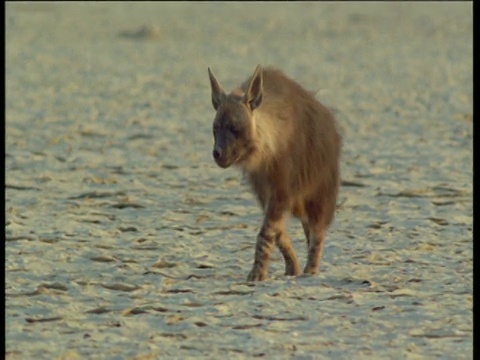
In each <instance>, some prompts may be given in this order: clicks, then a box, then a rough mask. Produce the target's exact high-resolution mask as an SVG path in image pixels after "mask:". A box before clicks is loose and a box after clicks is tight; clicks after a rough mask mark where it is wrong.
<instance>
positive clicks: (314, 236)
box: [302, 222, 326, 274]
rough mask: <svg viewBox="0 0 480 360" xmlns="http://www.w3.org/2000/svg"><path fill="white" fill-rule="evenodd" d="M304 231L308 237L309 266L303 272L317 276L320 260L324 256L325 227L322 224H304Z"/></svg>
mask: <svg viewBox="0 0 480 360" xmlns="http://www.w3.org/2000/svg"><path fill="white" fill-rule="evenodd" d="M302 226H303V231H304V232H305V236H306V237H307V245H308V257H307V264H306V265H305V268H304V270H303V273H304V274H316V273H317V272H318V268H319V267H320V259H321V258H322V254H323V244H324V242H325V232H326V231H325V226H324V225H323V224H322V222H317V223H313V224H312V223H311V222H308V223H307V222H302Z"/></svg>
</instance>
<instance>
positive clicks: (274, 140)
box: [239, 68, 341, 226]
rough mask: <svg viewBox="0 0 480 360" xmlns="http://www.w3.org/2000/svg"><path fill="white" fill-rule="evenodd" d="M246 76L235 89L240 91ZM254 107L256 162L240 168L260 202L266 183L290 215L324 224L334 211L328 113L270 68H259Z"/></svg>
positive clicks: (332, 134)
mask: <svg viewBox="0 0 480 360" xmlns="http://www.w3.org/2000/svg"><path fill="white" fill-rule="evenodd" d="M249 80H250V79H249ZM249 80H247V81H246V82H245V83H244V84H243V85H242V86H241V87H240V89H239V90H240V91H242V92H244V91H246V86H247V85H248V83H249ZM256 111H257V114H256V119H255V124H256V128H257V136H258V140H257V141H258V142H259V146H258V148H259V149H260V151H259V152H258V154H257V155H256V156H259V157H261V158H262V161H259V162H257V163H258V166H256V167H255V168H253V169H246V171H245V172H246V174H247V176H248V178H249V180H250V183H251V185H252V187H253V188H254V190H255V193H256V194H257V197H258V199H259V201H260V203H261V204H262V206H263V207H265V206H266V202H267V201H268V198H269V195H270V193H271V191H272V188H273V187H275V188H277V189H278V188H281V189H282V190H283V191H284V196H285V197H286V198H288V201H289V203H290V210H291V212H292V213H293V215H295V216H296V217H298V218H300V219H302V220H305V221H306V220H308V218H309V217H318V218H319V220H321V221H322V223H323V225H324V226H328V225H329V224H330V223H331V222H332V220H333V216H334V212H335V204H336V198H337V193H338V186H339V168H338V167H339V157H340V148H341V137H340V135H339V133H338V130H337V128H336V123H335V119H334V116H333V114H332V113H331V112H330V111H329V110H328V109H327V108H326V107H325V106H323V105H322V104H321V103H320V102H318V101H317V100H316V99H315V97H314V95H313V94H312V93H310V92H308V91H307V90H305V89H304V88H303V87H302V86H300V85H299V84H297V83H296V82H294V81H293V80H291V79H289V78H288V77H287V76H285V75H284V74H283V72H281V71H280V70H276V69H271V68H265V69H263V100H262V105H261V106H260V107H259V108H258V109H257V110H256ZM265 142H267V143H268V144H265ZM262 149H264V150H263V151H262ZM312 220H314V219H312Z"/></svg>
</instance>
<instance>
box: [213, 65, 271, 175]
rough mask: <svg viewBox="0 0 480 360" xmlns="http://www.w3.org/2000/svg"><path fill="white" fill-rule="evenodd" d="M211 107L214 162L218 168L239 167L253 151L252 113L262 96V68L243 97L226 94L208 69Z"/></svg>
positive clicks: (253, 128) (257, 69) (241, 95)
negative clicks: (213, 118) (213, 117)
mask: <svg viewBox="0 0 480 360" xmlns="http://www.w3.org/2000/svg"><path fill="white" fill-rule="evenodd" d="M208 75H209V76H210V85H211V87H212V104H213V108H214V109H215V110H216V112H217V113H216V115H215V120H214V121H213V137H214V139H215V144H214V146H213V158H214V159H215V162H216V163H217V165H218V166H220V167H222V168H227V167H229V166H231V165H241V164H242V162H244V161H247V160H248V158H249V156H250V155H251V154H252V152H253V151H254V148H255V147H254V144H255V142H254V141H255V135H254V134H255V119H254V114H253V111H254V110H255V109H256V108H257V107H259V106H260V104H261V102H262V92H263V74H262V68H261V67H260V66H257V68H256V70H255V73H254V74H253V76H252V77H251V78H250V80H249V82H248V84H247V87H246V91H245V93H243V91H242V93H240V92H239V91H234V92H233V93H231V94H228V95H227V94H226V93H225V91H224V90H223V88H222V86H221V85H220V83H219V82H218V81H217V79H215V77H214V76H213V74H212V72H211V70H210V68H209V69H208Z"/></svg>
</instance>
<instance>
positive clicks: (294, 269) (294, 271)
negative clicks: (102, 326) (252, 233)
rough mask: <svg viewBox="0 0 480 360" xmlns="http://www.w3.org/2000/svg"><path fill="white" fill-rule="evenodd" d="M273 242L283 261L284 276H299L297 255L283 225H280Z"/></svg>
mask: <svg viewBox="0 0 480 360" xmlns="http://www.w3.org/2000/svg"><path fill="white" fill-rule="evenodd" d="M275 242H276V244H277V246H278V249H279V250H280V252H281V253H282V255H283V258H284V259H285V275H287V276H288V275H291V276H297V275H300V265H299V263H298V259H297V255H296V254H295V251H294V250H293V247H292V243H291V241H290V238H289V237H288V235H287V231H286V228H285V223H282V226H281V228H280V231H279V233H278V234H277V238H276V239H275Z"/></svg>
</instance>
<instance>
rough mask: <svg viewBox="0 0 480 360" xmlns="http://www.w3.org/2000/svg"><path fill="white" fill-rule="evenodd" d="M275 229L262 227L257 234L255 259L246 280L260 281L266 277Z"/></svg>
mask: <svg viewBox="0 0 480 360" xmlns="http://www.w3.org/2000/svg"><path fill="white" fill-rule="evenodd" d="M275 237H276V234H275V231H274V230H273V229H269V228H266V227H265V226H263V227H262V230H261V231H260V233H259V234H258V236H257V245H256V246H255V260H254V262H253V268H252V271H250V274H249V275H248V277H247V281H261V280H265V279H266V278H267V270H268V262H269V261H270V254H271V253H272V249H273V245H274V244H275Z"/></svg>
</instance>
